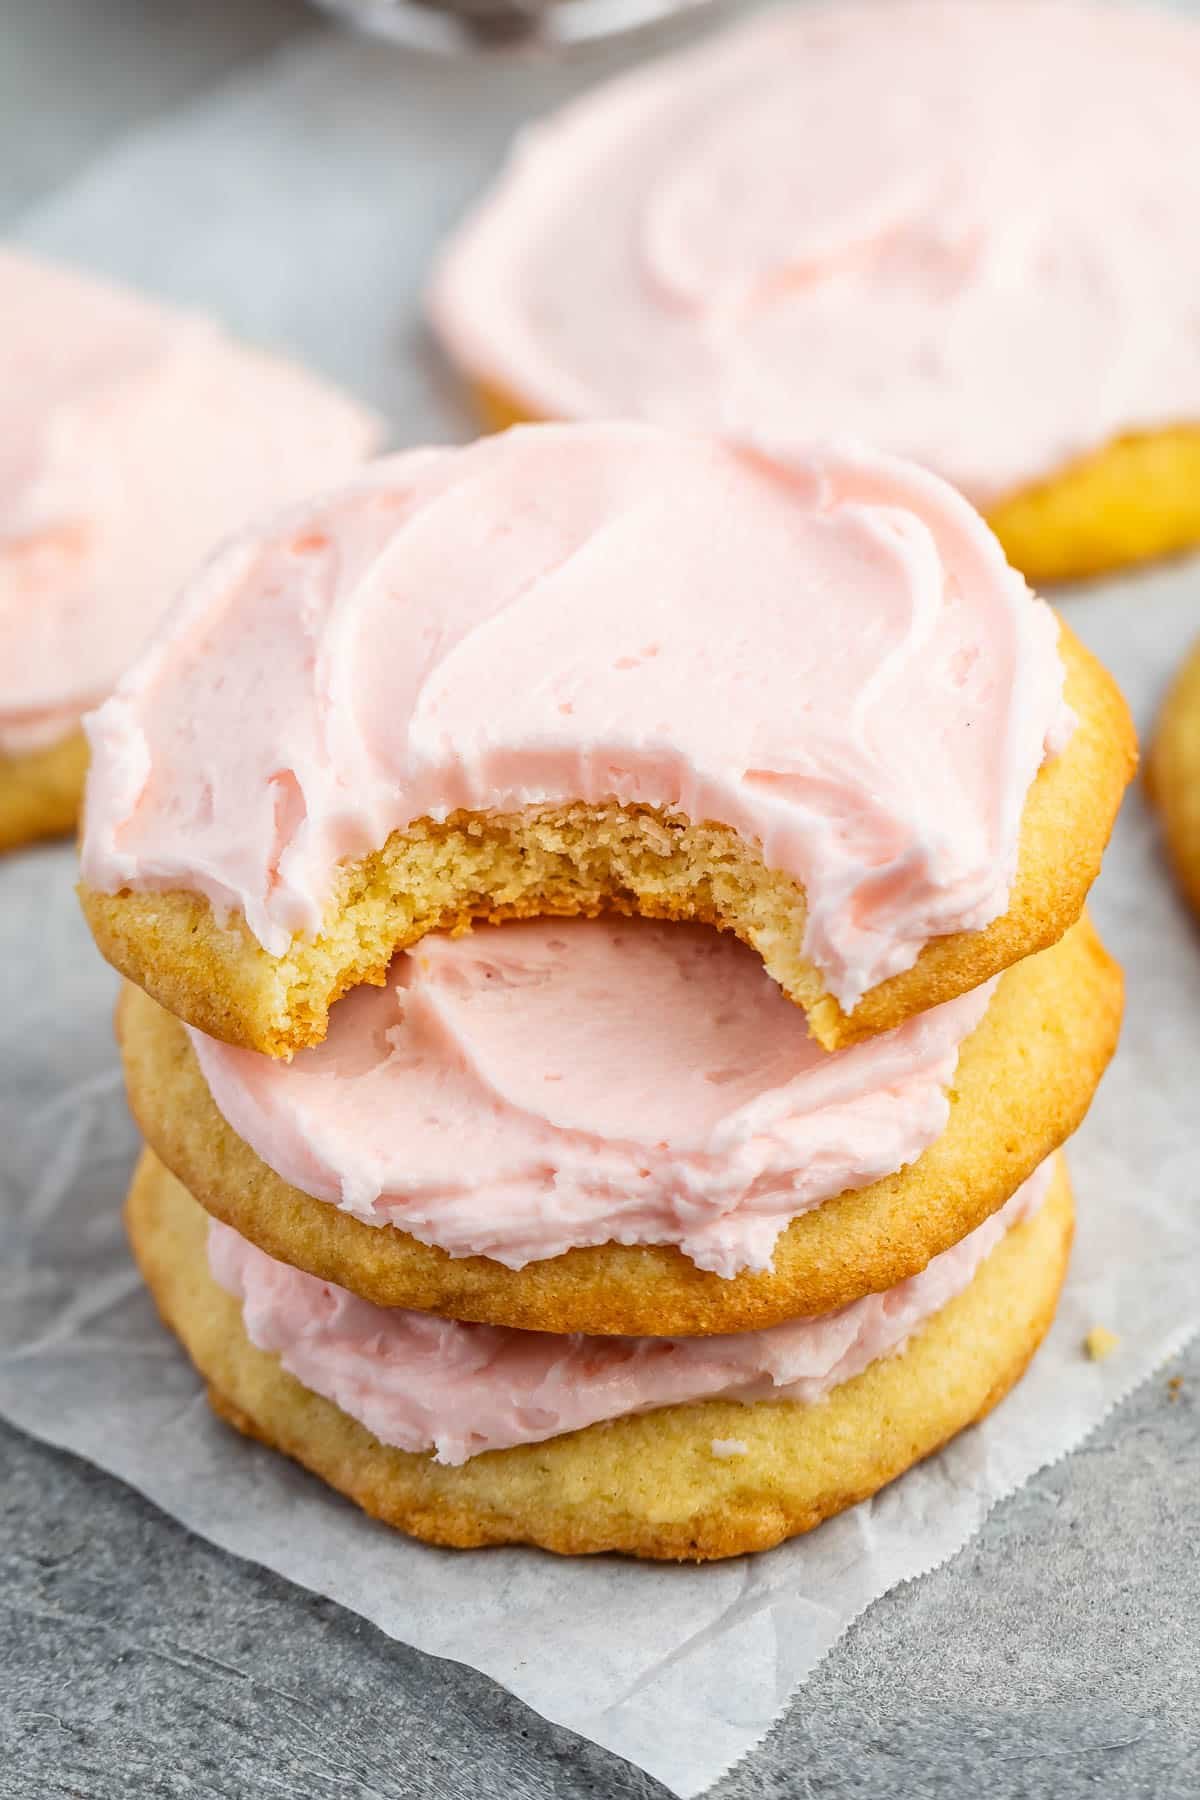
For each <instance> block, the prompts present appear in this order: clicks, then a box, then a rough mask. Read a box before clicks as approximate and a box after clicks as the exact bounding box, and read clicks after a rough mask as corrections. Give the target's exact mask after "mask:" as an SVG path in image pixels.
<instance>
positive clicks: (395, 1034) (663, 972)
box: [191, 919, 994, 1276]
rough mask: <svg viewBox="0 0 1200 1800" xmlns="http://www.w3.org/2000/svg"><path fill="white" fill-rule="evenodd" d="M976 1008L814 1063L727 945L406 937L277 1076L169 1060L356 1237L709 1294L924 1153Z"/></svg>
mask: <svg viewBox="0 0 1200 1800" xmlns="http://www.w3.org/2000/svg"><path fill="white" fill-rule="evenodd" d="M993 987H994V983H990V984H988V985H987V986H985V987H982V988H976V989H974V990H973V991H972V992H970V993H967V994H964V995H961V996H960V997H959V998H958V999H956V1000H951V1001H949V1002H948V1003H946V1004H945V1005H943V1006H939V1007H936V1008H934V1009H933V1010H932V1011H930V1012H926V1013H922V1014H920V1015H919V1016H917V1017H915V1018H912V1019H910V1020H908V1021H907V1023H906V1024H904V1025H902V1026H900V1027H899V1028H898V1029H896V1030H894V1031H890V1032H888V1033H886V1034H885V1035H883V1036H880V1037H875V1038H869V1039H868V1040H867V1041H866V1042H865V1043H862V1044H857V1045H855V1046H853V1047H852V1048H851V1049H848V1050H842V1051H839V1052H837V1053H836V1054H834V1055H829V1054H827V1053H826V1052H825V1051H823V1050H821V1049H819V1048H818V1046H817V1045H816V1044H815V1043H814V1042H813V1040H812V1039H811V1038H810V1037H809V1036H808V1035H807V1032H806V1028H805V1022H804V1018H803V1015H802V1014H801V1012H800V1011H799V1009H798V1008H797V1007H795V1006H793V1005H792V1004H791V1002H790V1001H789V1000H787V999H786V998H785V997H784V995H783V993H782V992H781V990H780V989H779V988H778V987H777V986H776V984H775V983H774V982H773V981H772V980H771V978H770V977H769V976H768V975H767V974H766V973H765V971H764V970H763V967H762V964H761V962H760V960H759V958H758V957H757V956H756V955H755V954H754V952H753V951H751V950H748V949H747V948H746V947H745V945H743V944H741V943H739V942H738V941H737V939H735V938H731V937H727V936H721V935H719V934H718V933H717V932H714V931H710V930H708V929H707V928H705V927H703V926H698V925H674V924H672V925H662V924H653V923H650V922H649V921H647V920H643V919H632V920H624V921H619V922H618V921H613V920H597V921H590V920H583V919H569V920H551V921H544V920H540V919H539V920H531V921H528V922H526V923H522V924H508V925H504V926H501V927H499V928H487V927H485V928H482V929H479V930H477V931H475V932H473V933H472V934H471V935H469V936H467V937H463V938H447V937H440V936H435V937H428V938H425V939H424V940H423V941H422V942H421V943H420V944H419V945H418V946H417V947H416V948H415V949H413V950H410V951H406V952H403V953H402V954H401V955H400V956H398V957H397V958H396V961H395V963H394V964H393V967H392V970H391V974H390V977H389V980H388V982H387V985H386V986H385V987H384V988H370V987H362V988H358V989H357V990H355V991H354V992H353V993H351V994H349V995H348V996H346V998H344V999H343V1000H341V1001H339V1002H338V1004H337V1005H336V1006H335V1008H334V1010H333V1014H332V1018H331V1023H330V1029H329V1035H328V1036H327V1038H326V1039H325V1041H324V1042H323V1043H322V1044H320V1045H318V1046H316V1047H315V1048H314V1049H310V1050H302V1051H301V1052H300V1053H299V1054H298V1055H297V1056H296V1058H295V1059H294V1060H293V1061H292V1062H291V1063H283V1062H278V1061H275V1060H274V1059H272V1058H271V1057H267V1056H260V1055H258V1054H256V1052H254V1051H253V1050H241V1049H235V1048H233V1047H232V1046H230V1045H228V1044H223V1043H218V1042H217V1041H215V1040H214V1039H211V1038H207V1037H205V1036H203V1034H202V1033H200V1032H198V1031H195V1030H192V1031H191V1038H192V1043H193V1046H194V1048H195V1051H196V1055H197V1058H198V1060H199V1063H200V1068H201V1071H202V1072H203V1074H204V1076H205V1079H206V1080H207V1082H208V1086H209V1089H210V1091H211V1093H212V1096H213V1099H214V1100H215V1102H216V1104H217V1107H218V1109H219V1110H220V1112H221V1113H222V1114H223V1115H224V1117H225V1119H226V1120H227V1121H228V1123H229V1124H230V1125H231V1126H232V1127H233V1129H234V1130H235V1131H236V1132H237V1133H238V1134H239V1136H240V1137H242V1138H243V1139H244V1140H245V1141H246V1142H247V1143H248V1144H249V1145H250V1146H251V1148H252V1149H254V1150H255V1151H256V1152H257V1153H258V1155H259V1156H260V1157H261V1158H262V1159H263V1161H264V1162H266V1163H267V1164H269V1166H270V1167H271V1168H272V1169H274V1170H275V1172H276V1173H277V1174H279V1175H281V1176H282V1177H283V1178H284V1179H285V1180H287V1181H290V1182H291V1183H292V1184H293V1185H294V1186H296V1187H299V1188H301V1189H303V1190H304V1191H306V1192H307V1193H310V1194H313V1195H316V1196H317V1197H318V1198H320V1199H322V1200H326V1201H331V1202H333V1203H334V1204H335V1205H337V1206H340V1207H342V1208H343V1209H344V1210H345V1211H347V1212H349V1213H352V1214H353V1215H354V1216H355V1217H357V1218H360V1219H364V1220H366V1221H367V1222H368V1223H370V1224H375V1225H383V1224H392V1225H398V1226H400V1227H402V1228H403V1229H404V1230H406V1231H409V1232H411V1233H413V1235H415V1236H416V1237H418V1238H419V1239H421V1241H422V1242H424V1243H428V1244H436V1245H438V1246H439V1247H440V1248H441V1249H443V1250H447V1251H449V1252H450V1253H451V1254H452V1255H455V1256H471V1255H482V1256H490V1257H492V1258H494V1259H495V1260H496V1261H498V1262H503V1263H506V1264H507V1265H508V1266H509V1267H510V1268H521V1267H522V1266H523V1265H524V1264H525V1263H527V1262H531V1261H537V1260H540V1259H542V1258H545V1257H550V1256H557V1255H559V1254H560V1253H561V1252H562V1251H564V1250H570V1249H574V1248H575V1247H577V1246H579V1245H585V1244H603V1243H609V1242H616V1243H622V1244H677V1245H678V1246H679V1247H680V1248H681V1249H682V1250H683V1251H684V1252H685V1253H686V1254H687V1255H688V1256H690V1257H691V1258H692V1260H693V1261H694V1262H695V1263H697V1264H698V1265H699V1266H700V1267H701V1268H705V1269H711V1270H713V1271H714V1272H715V1273H717V1274H719V1275H723V1276H732V1275H735V1274H736V1273H737V1272H738V1271H739V1270H740V1269H744V1268H765V1267H766V1266H767V1265H768V1264H769V1262H770V1260H771V1256H772V1253H773V1251H774V1247H775V1240H776V1238H777V1237H778V1235H779V1233H780V1232H781V1231H782V1230H784V1229H785V1227H786V1226H787V1225H788V1223H789V1222H790V1221H791V1220H792V1219H793V1218H795V1217H796V1216H797V1215H798V1214H799V1213H802V1212H805V1211H807V1210H808V1208H810V1207H812V1206H816V1205H819V1204H820V1202H821V1201H822V1200H825V1199H827V1198H829V1197H830V1196H831V1195H833V1194H839V1193H842V1192H843V1191H844V1190H845V1189H847V1188H852V1187H862V1186H865V1185H866V1184H867V1183H868V1182H870V1181H874V1180H876V1179H878V1178H879V1177H880V1176H883V1175H890V1174H892V1173H893V1172H894V1171H895V1170H896V1169H899V1168H900V1167H902V1166H903V1165H904V1164H905V1163H908V1162H911V1161H913V1160H914V1158H916V1157H917V1156H919V1155H920V1154H921V1152H922V1151H923V1150H924V1149H925V1148H926V1147H927V1146H928V1145H929V1144H931V1143H932V1142H933V1141H934V1139H935V1138H937V1137H939V1136H940V1135H941V1133H942V1132H943V1131H944V1129H945V1126H946V1121H947V1118H948V1117H949V1101H948V1099H947V1096H946V1088H947V1086H948V1084H949V1082H950V1081H951V1080H952V1078H953V1075H954V1071H955V1067H956V1065H957V1061H958V1052H959V1046H960V1044H961V1043H962V1041H963V1039H964V1038H965V1037H966V1035H967V1034H968V1033H969V1032H970V1031H972V1030H973V1029H974V1028H975V1026H976V1025H977V1024H978V1023H979V1020H980V1019H981V1018H982V1016H983V1013H984V1011H985V1009H986V1007H987V1003H988V1000H989V998H990V995H991V991H992V988H993Z"/></svg>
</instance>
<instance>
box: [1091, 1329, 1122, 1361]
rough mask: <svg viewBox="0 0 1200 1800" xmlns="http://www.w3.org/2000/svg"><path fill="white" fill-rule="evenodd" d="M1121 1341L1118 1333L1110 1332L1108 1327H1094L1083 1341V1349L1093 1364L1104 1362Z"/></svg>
mask: <svg viewBox="0 0 1200 1800" xmlns="http://www.w3.org/2000/svg"><path fill="white" fill-rule="evenodd" d="M1120 1341H1121V1340H1120V1338H1119V1337H1118V1336H1117V1334H1116V1332H1115V1331H1110V1330H1109V1329H1108V1327H1107V1325H1093V1326H1092V1329H1091V1330H1090V1331H1089V1332H1088V1334H1087V1336H1086V1337H1085V1338H1084V1340H1083V1347H1084V1349H1085V1350H1086V1351H1087V1353H1088V1355H1089V1356H1090V1357H1091V1359H1092V1361H1093V1362H1103V1361H1104V1359H1105V1357H1106V1356H1111V1355H1112V1353H1113V1351H1114V1350H1115V1349H1116V1347H1117V1345H1118V1344H1119V1343H1120Z"/></svg>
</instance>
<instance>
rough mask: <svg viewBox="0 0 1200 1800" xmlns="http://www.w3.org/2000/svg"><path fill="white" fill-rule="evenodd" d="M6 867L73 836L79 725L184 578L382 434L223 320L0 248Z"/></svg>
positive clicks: (80, 761)
mask: <svg viewBox="0 0 1200 1800" xmlns="http://www.w3.org/2000/svg"><path fill="white" fill-rule="evenodd" d="M0 318H2V319H3V321H4V332H3V336H2V337H0V391H2V392H3V394H4V415H3V419H2V420H0V849H7V848H11V847H12V846H13V845H15V844H19V843H23V842H25V841H26V840H28V839H31V838H36V837H45V836H50V835H53V834H55V833H58V832H64V831H69V830H71V829H72V828H73V827H74V824H75V820H76V816H77V813H78V809H79V800H80V796H81V794H82V791H83V775H84V769H85V767H86V759H87V751H86V745H85V742H84V739H83V736H82V733H81V731H80V720H81V718H82V715H83V713H84V712H85V711H87V710H88V708H90V707H92V706H95V705H96V703H97V702H98V701H100V700H102V699H103V698H104V696H105V695H106V694H107V693H108V692H109V690H110V689H111V688H112V687H113V685H114V684H115V682H116V680H117V678H118V676H119V675H120V674H121V673H122V672H123V670H124V669H125V668H126V667H127V666H128V664H129V663H130V662H132V661H133V659H134V658H135V656H136V655H137V653H138V652H139V651H140V650H141V649H142V648H143V646H144V644H145V642H146V640H147V638H148V637H149V636H150V633H151V631H152V629H153V627H154V625H155V624H156V623H157V621H158V619H159V618H160V616H161V615H162V614H163V613H164V612H165V611H166V609H167V606H168V604H169V603H170V601H171V600H172V599H173V598H174V597H175V592H176V589H177V588H178V587H179V586H180V584H181V583H182V581H183V580H184V578H185V576H188V575H190V574H191V573H192V570H193V568H194V567H195V565H196V564H197V563H198V562H199V561H200V559H201V557H202V556H203V555H205V554H206V553H207V552H208V551H209V550H211V548H212V546H213V544H214V543H215V542H217V541H218V540H219V539H220V538H222V537H224V536H225V535H226V533H227V532H229V531H230V530H231V529H232V528H233V527H234V526H237V525H242V524H244V523H245V521H246V519H247V518H248V517H250V516H251V515H252V514H253V513H255V512H257V511H260V510H261V509H262V508H263V507H265V506H278V505H280V504H281V503H283V502H285V501H288V500H293V499H296V498H298V497H299V496H300V495H301V494H302V493H304V492H305V491H306V490H307V489H308V488H310V487H323V486H325V485H327V484H328V483H329V482H331V481H336V480H340V479H341V478H342V477H343V476H345V475H347V474H348V473H349V472H350V470H351V469H352V468H353V467H354V466H355V465H356V464H358V463H360V462H362V460H363V459H364V458H365V457H366V456H367V455H368V454H369V452H370V451H371V449H372V448H373V447H374V446H375V444H376V443H377V442H378V439H379V436H380V431H379V427H378V425H377V422H376V421H375V420H374V419H373V418H371V417H370V415H369V414H368V413H367V412H366V411H365V410H364V409H363V408H362V407H360V406H358V405H356V404H355V403H354V402H353V401H351V400H350V399H348V398H347V397H345V396H343V395H342V394H340V393H338V392H337V391H336V390H335V389H334V388H332V387H330V386H329V385H327V384H326V383H325V382H322V381H319V380H318V379H317V378H316V377H315V376H312V375H308V374H305V373H303V372H302V371H300V370H299V369H294V368H291V367H289V366H288V365H287V364H286V363H283V362H280V361H278V360H277V359H275V358H274V357H270V356H266V355H263V354H262V353H260V352H258V351H252V350H249V349H246V348H243V347H242V346H240V345H238V344H235V343H234V342H232V341H231V340H230V339H229V338H227V337H226V336H224V334H223V333H222V332H221V331H220V330H219V329H218V328H217V326H216V325H215V324H213V323H212V322H211V321H209V320H206V319H202V318H199V317H196V316H194V315H191V314H187V313H181V312H175V311H172V310H170V309H168V308H167V307H164V306H161V305H158V304H156V303H154V302H152V301H149V300H146V299H143V298H141V297H140V296H137V295H135V294H132V293H127V292H123V291H122V290H120V289H118V288H115V287H110V286H108V285H107V284H105V283H103V282H100V281H97V280H94V279H92V278H90V277H87V276H83V275H79V274H76V273H74V272H73V271H69V270H67V269H64V268H58V267H55V266H54V265H53V264H50V263H45V262H41V261H39V260H37V259H35V258H33V257H31V256H28V255H26V254H25V253H24V252H22V251H18V250H12V249H0Z"/></svg>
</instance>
